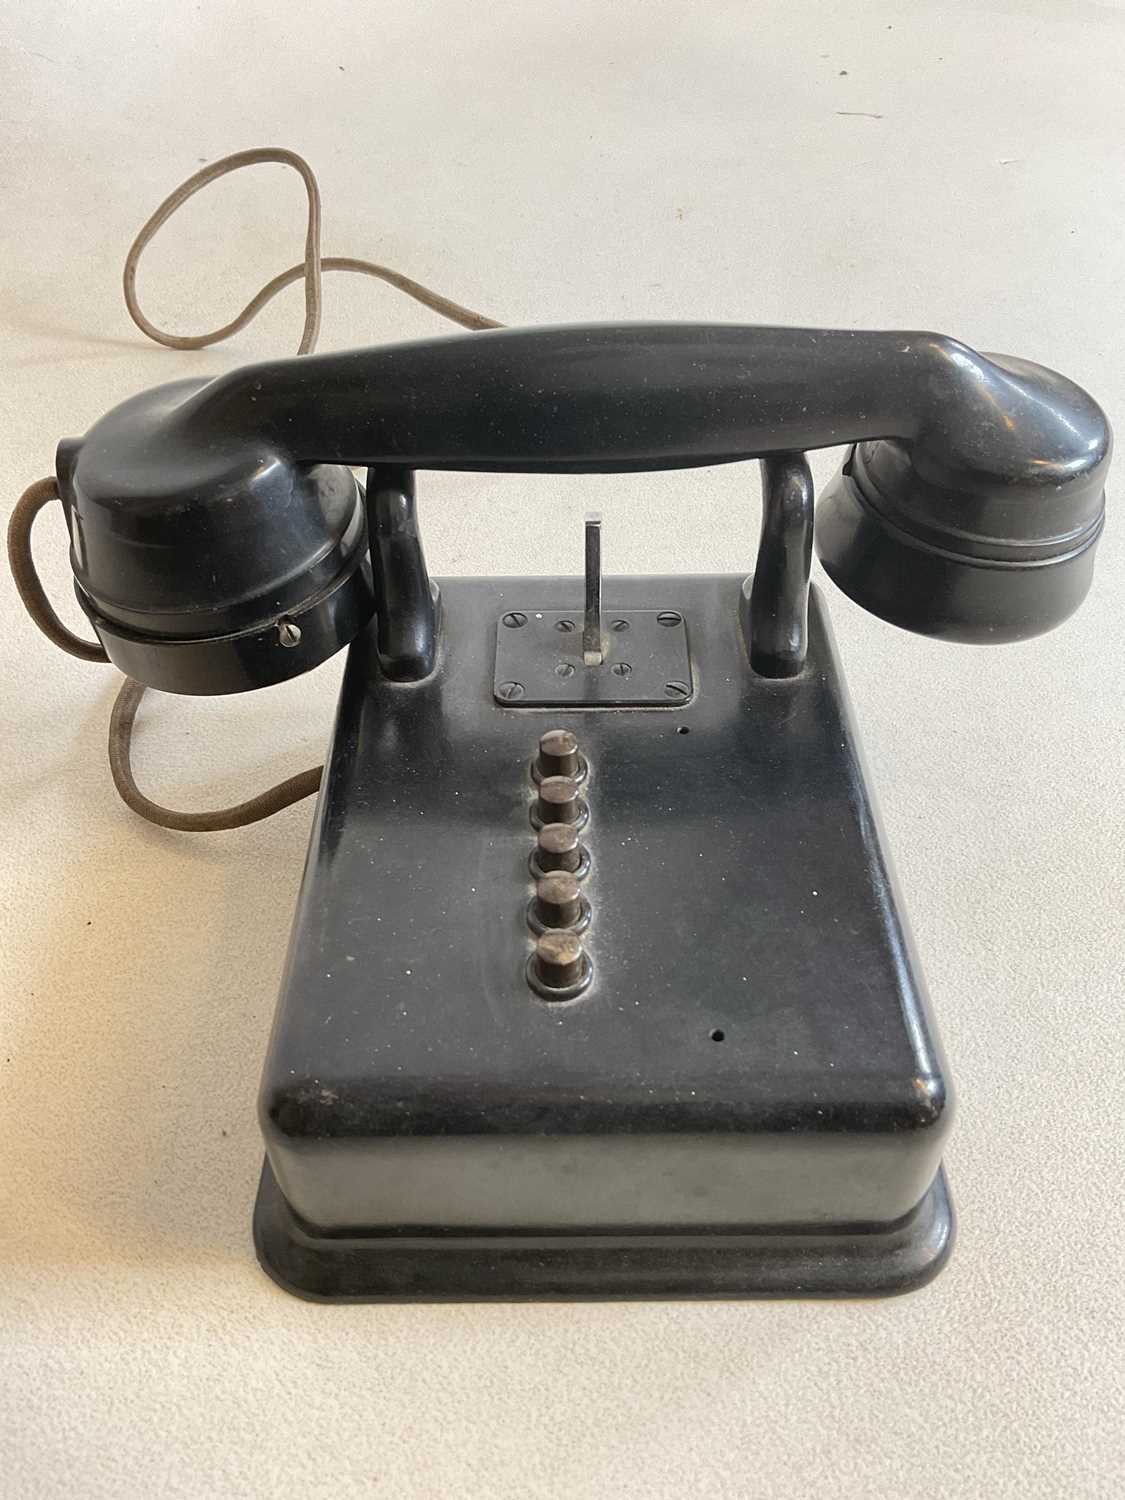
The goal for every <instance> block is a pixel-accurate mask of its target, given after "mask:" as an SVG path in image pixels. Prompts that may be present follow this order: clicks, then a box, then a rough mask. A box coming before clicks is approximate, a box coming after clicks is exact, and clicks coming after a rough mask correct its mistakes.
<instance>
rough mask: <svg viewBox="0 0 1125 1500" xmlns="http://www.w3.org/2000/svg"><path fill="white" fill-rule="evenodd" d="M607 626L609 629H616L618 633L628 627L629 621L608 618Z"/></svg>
mask: <svg viewBox="0 0 1125 1500" xmlns="http://www.w3.org/2000/svg"><path fill="white" fill-rule="evenodd" d="M609 628H610V630H616V631H617V632H618V633H620V632H621V631H622V630H628V629H629V621H628V620H610V622H609Z"/></svg>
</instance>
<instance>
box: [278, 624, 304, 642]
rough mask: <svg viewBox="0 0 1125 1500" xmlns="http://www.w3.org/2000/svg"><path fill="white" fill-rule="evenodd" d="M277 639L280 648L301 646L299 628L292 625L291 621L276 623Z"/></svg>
mask: <svg viewBox="0 0 1125 1500" xmlns="http://www.w3.org/2000/svg"><path fill="white" fill-rule="evenodd" d="M277 639H278V642H279V644H280V645H282V646H299V645H300V644H301V627H300V626H299V625H294V623H293V621H292V620H279V621H278V622H277Z"/></svg>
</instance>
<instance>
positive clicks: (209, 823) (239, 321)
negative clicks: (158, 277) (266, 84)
mask: <svg viewBox="0 0 1125 1500" xmlns="http://www.w3.org/2000/svg"><path fill="white" fill-rule="evenodd" d="M263 162H276V163H279V164H280V165H282V166H288V167H292V168H293V169H294V170H295V171H296V172H297V173H298V174H299V175H300V177H301V180H302V182H303V183H304V186H305V193H306V196H307V198H308V221H307V226H306V233H305V258H304V260H303V261H302V262H301V264H300V265H297V266H290V267H289V269H288V270H286V271H282V272H281V274H280V275H278V276H275V277H273V279H272V280H271V281H267V282H266V284H265V285H264V286H263V287H262V289H261V290H260V291H259V292H257V293H256V294H255V295H254V296H253V297H252V298H251V299H250V301H249V302H248V303H247V304H246V306H245V307H244V308H243V309H242V311H241V312H240V313H239V314H238V316H237V317H235V318H232V319H231V321H230V322H229V323H224V324H223V326H222V327H221V328H216V329H215V330H214V331H213V332H211V333H200V334H176V333H168V332H167V331H166V330H164V329H162V328H158V327H157V326H156V324H155V323H153V322H151V321H150V320H149V319H148V318H147V317H146V316H145V314H144V313H143V312H142V311H141V308H140V304H139V303H138V301H137V266H138V264H139V262H140V258H141V255H142V254H143V253H144V250H145V248H146V246H147V245H148V244H149V243H150V242H151V240H152V238H153V236H154V235H155V234H156V232H157V231H158V230H159V229H160V227H161V226H162V225H163V224H166V223H167V221H168V220H169V219H170V218H171V217H172V215H173V214H174V213H175V212H176V210H177V209H179V208H180V207H181V206H182V205H183V204H184V203H186V202H187V200H188V199H189V198H191V197H193V196H194V195H195V194H196V193H198V192H199V191H200V190H201V189H202V188H205V187H206V186H207V185H208V184H209V183H212V182H215V181H216V180H217V179H218V178H220V177H225V176H226V175H227V174H228V173H229V172H237V171H238V170H239V169H240V168H242V167H252V166H257V165H259V164H261V163H263ZM323 271H353V272H356V273H358V274H359V275H363V276H373V277H375V278H377V279H378V280H380V281H384V282H386V283H387V284H388V285H389V286H393V287H395V288H396V289H397V290H398V291H400V292H405V294H406V295H407V296H408V297H413V298H414V300H415V301H416V302H421V303H422V304H423V306H425V307H428V308H430V309H431V310H432V311H433V312H436V313H438V314H439V315H440V316H441V317H443V318H448V319H449V320H450V322H453V323H458V324H460V325H461V327H463V328H470V329H484V328H502V327H503V326H504V325H503V324H502V323H497V322H496V321H495V320H494V319H492V318H486V317H485V316H484V315H483V314H482V313H477V312H473V311H472V310H471V309H470V308H467V307H462V306H461V305H460V303H457V302H453V301H451V300H450V299H449V298H448V297H443V296H442V295H441V293H440V292H435V291H432V290H431V289H430V288H429V287H426V286H423V285H422V283H421V282H418V281H414V280H412V279H411V277H409V276H404V275H403V274H402V273H401V272H399V271H395V270H392V269H391V268H390V267H389V266H382V265H379V264H377V263H376V262H375V261H369V260H356V259H353V258H352V257H350V256H342V255H330V256H322V254H321V245H320V188H319V186H318V184H317V180H316V175H315V173H314V172H313V170H312V168H311V167H310V166H309V164H308V162H307V161H305V159H304V158H303V157H301V156H298V155H297V153H296V152H295V151H287V150H285V149H284V148H282V147H277V146H263V147H260V148H258V149H255V150H252V151H236V152H235V153H234V154H233V155H231V156H224V157H222V158H221V159H220V160H219V161H215V162H211V163H210V164H209V165H208V166H206V167H203V168H202V169H201V170H200V171H198V172H194V173H193V174H192V175H191V176H190V177H189V178H187V180H186V181H184V182H182V183H181V184H180V185H179V187H177V188H176V189H175V190H174V191H173V192H171V193H169V195H168V197H167V198H165V199H164V201H163V203H161V204H160V206H159V207H158V208H157V209H156V211H155V212H154V213H153V214H152V215H151V216H150V217H149V218H148V220H147V221H146V222H145V224H144V225H143V226H142V228H141V230H140V233H139V234H138V235H137V237H136V239H135V240H134V241H133V243H132V245H130V247H129V253H128V255H127V256H126V257H125V270H124V277H123V286H124V292H125V306H126V308H127V309H128V312H129V316H130V317H131V318H132V320H133V322H134V323H135V324H136V325H137V327H138V328H139V329H140V330H141V332H142V333H143V334H145V335H146V336H147V337H148V338H150V339H153V340H154V341H155V342H156V343H158V344H164V345H165V346H166V347H167V348H169V349H205V348H207V347H208V346H209V345H211V344H217V343H219V342H221V341H222V340H223V339H228V338H230V337H231V336H232V335H233V334H235V333H238V332H239V330H240V329H243V328H245V327H246V325H247V324H248V323H249V322H251V321H252V320H253V319H254V318H256V317H257V316H258V314H259V313H260V312H261V310H262V308H263V307H265V306H266V304H267V303H268V302H271V301H272V300H273V298H274V297H276V296H277V294H278V293H279V292H281V291H283V290H284V289H285V288H286V287H287V286H291V285H292V284H293V282H295V281H301V280H303V281H304V284H305V323H304V328H303V330H302V332H301V342H300V344H299V346H298V348H297V353H298V354H311V353H312V351H313V350H314V349H315V348H316V342H317V338H318V337H319V335H320V314H321V306H322V293H321V273H322V272H323ZM58 498H59V490H58V483H57V481H56V480H55V479H54V478H53V477H52V478H49V479H40V480H38V481H37V482H36V483H35V484H33V485H31V486H30V487H29V488H28V489H27V490H25V491H24V493H23V495H21V497H20V499H19V501H18V502H17V504H16V507H15V510H14V511H13V512H12V516H11V520H10V522H9V524H8V562H9V565H10V567H11V572H12V578H13V581H14V582H15V585H16V591H17V593H18V594H19V596H20V599H21V600H22V602H23V605H24V608H25V609H26V610H27V612H28V614H29V615H30V616H31V618H32V620H33V621H34V623H35V624H36V625H37V626H38V627H39V629H40V630H41V631H42V632H43V634H44V635H45V636H46V637H47V639H48V640H50V641H52V642H53V643H54V644H55V645H56V646H58V647H60V648H61V649H62V650H63V651H66V652H68V653H69V654H70V655H71V656H77V657H79V658H80V659H81V660H82V661H94V662H107V661H108V660H109V658H108V657H107V656H106V654H105V651H104V650H103V649H102V647H101V646H100V645H98V644H97V643H96V642H91V641H84V640H82V639H81V637H79V636H77V635H75V634H74V633H73V632H72V631H70V630H68V629H67V627H66V626H65V625H64V624H63V623H62V621H61V620H60V619H59V617H58V615H57V614H56V613H55V611H54V609H53V608H52V606H51V603H50V600H49V599H48V598H47V594H46V591H45V590H44V588H43V585H42V583H41V581H40V579H39V575H38V573H37V571H36V568H35V560H34V558H33V556H32V551H31V530H32V526H33V524H34V521H35V517H36V516H37V515H38V514H39V512H40V511H41V510H42V509H43V507H44V506H45V505H48V504H50V503H51V501H53V500H57V499H58ZM144 694H145V688H144V686H143V684H142V683H139V682H135V681H133V679H132V678H129V677H127V678H126V679H125V681H124V682H123V684H122V686H121V690H120V692H119V693H118V695H117V698H116V701H115V702H114V705H113V712H112V714H111V716H110V723H109V765H110V771H111V773H112V775H113V783H114V785H115V786H116V788H117V790H118V792H119V794H120V796H121V798H122V800H123V801H124V802H125V803H126V804H127V805H128V806H129V807H130V808H132V810H133V811H134V812H135V813H137V814H139V815H140V816H141V817H142V818H147V819H148V821H149V822H150V823H156V824H158V825H159V826H160V827H161V828H172V829H177V830H180V831H183V832H187V833H213V832H218V831H219V830H223V829H229V828H242V827H245V826H246V824H248V823H257V822H260V821H261V819H263V818H269V817H272V816H273V814H274V813H276V812H280V811H281V810H282V808H284V807H290V806H291V805H292V804H293V803H294V802H299V801H300V800H301V799H302V798H303V797H310V796H312V795H313V794H314V793H315V792H316V791H317V790H318V788H319V786H320V780H321V773H322V770H323V768H322V767H321V766H314V767H313V768H312V769H311V770H308V771H302V772H300V773H299V774H298V775H296V776H291V777H289V779H288V780H286V781H282V782H279V783H278V785H277V786H274V787H271V788H270V789H269V790H268V791H265V792H262V793H261V794H260V795H258V796H257V797H251V798H250V799H249V800H248V801H246V802H239V803H237V804H236V805H235V806H233V807H225V808H219V809H216V810H214V811H211V812H195V813H193V812H177V811H176V810H174V809H173V808H169V807H162V806H161V805H160V804H159V803H158V802H153V801H152V800H151V799H150V798H148V797H146V796H145V794H144V793H143V792H142V791H141V790H140V788H139V787H138V786H137V783H136V780H135V779H134V776H133V767H132V742H133V727H134V724H135V722H136V717H137V710H138V708H139V707H140V704H141V699H142V698H143V697H144Z"/></svg>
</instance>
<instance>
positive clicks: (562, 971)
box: [531, 932, 589, 998]
mask: <svg viewBox="0 0 1125 1500" xmlns="http://www.w3.org/2000/svg"><path fill="white" fill-rule="evenodd" d="M531 967H532V972H533V973H534V976H535V978H536V979H538V981H539V983H540V984H541V985H542V986H543V987H544V989H548V990H567V989H571V988H572V987H573V986H575V985H577V984H580V983H581V981H582V979H583V977H584V976H585V975H587V974H588V973H589V960H588V959H587V957H586V955H585V953H583V951H582V944H581V942H580V940H579V939H578V938H577V937H575V935H574V933H573V932H545V933H544V934H543V936H542V937H541V938H540V939H539V941H538V942H537V943H536V945H535V954H534V957H533V958H532V963H531ZM560 998H561V997H560Z"/></svg>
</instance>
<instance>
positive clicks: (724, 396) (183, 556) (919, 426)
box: [58, 324, 1110, 692]
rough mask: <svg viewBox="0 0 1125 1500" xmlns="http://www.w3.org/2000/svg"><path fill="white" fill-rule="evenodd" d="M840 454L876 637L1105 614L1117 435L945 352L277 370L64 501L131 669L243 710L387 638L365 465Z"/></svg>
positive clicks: (100, 604)
mask: <svg viewBox="0 0 1125 1500" xmlns="http://www.w3.org/2000/svg"><path fill="white" fill-rule="evenodd" d="M843 443H852V444H854V445H855V446H854V447H853V448H852V451H851V453H850V455H849V457H848V459H847V461H846V463H845V465H844V468H843V470H842V472H841V474H840V475H839V477H838V478H837V479H836V481H835V482H834V483H833V485H832V486H831V489H830V490H829V492H828V494H827V495H826V496H825V498H824V499H823V500H822V502H821V505H820V510H819V515H818V519H817V546H818V550H819V553H820V556H821V558H822V560H823V562H824V565H825V567H826V569H827V571H828V573H829V575H830V576H831V577H832V578H833V579H834V580H835V581H836V582H837V583H838V584H839V585H840V587H841V588H843V589H844V591H845V592H846V593H848V594H850V595H851V596H852V597H853V598H854V599H856V600H857V601H858V602H859V603H861V604H862V605H864V606H865V607H866V608H868V609H870V610H871V611H872V612H874V613H875V614H878V615H880V616H882V617H883V618H885V619H888V620H890V621H892V622H894V623H895V624H898V625H903V626H906V627H908V628H910V629H913V630H918V631H922V632H924V633H926V634H933V635H939V636H944V637H947V638H949V639H953V640H962V641H974V642H984V641H1008V640H1016V639H1021V638H1023V637H1025V636H1029V635H1034V634H1036V633H1037V632H1039V631H1042V630H1046V629H1049V628H1050V627H1051V626H1053V625H1055V624H1057V623H1058V622H1059V621H1060V620H1062V619H1064V618H1065V617H1066V616H1067V615H1068V614H1070V613H1071V611H1072V610H1073V609H1074V608H1075V607H1076V606H1077V605H1078V604H1079V603H1080V601H1081V600H1082V598H1083V597H1084V595H1085V593H1086V590H1087V588H1088V587H1089V583H1090V578H1091V571H1092V567H1093V558H1094V546H1095V543H1096V541H1097V538H1098V535H1099V534H1100V531H1101V526H1102V518H1103V508H1104V500H1103V492H1104V478H1105V469H1106V465H1107V462H1108V458H1109V452H1110V435H1109V428H1108V425H1107V423H1106V419H1105V416H1104V415H1103V413H1102V412H1101V410H1100V409H1099V407H1098V406H1097V405H1096V404H1095V403H1094V401H1093V400H1092V399H1091V398H1090V397H1089V396H1087V395H1086V393H1085V392H1084V391H1082V390H1081V389H1080V388H1079V387H1078V386H1076V385H1074V384H1072V383H1071V382H1070V381H1068V380H1066V379H1065V378H1064V377H1063V376H1061V375H1057V374H1055V373H1054V372H1053V371H1051V370H1047V369H1044V368H1042V367H1041V366H1037V365H1033V364H1030V363H1028V362H1026V361H1023V360H1017V359H1011V358H1000V357H996V358H991V359H990V358H987V357H985V356H983V355H980V354H977V353H975V352H974V351H973V350H971V349H969V348H967V347H966V346H965V345H963V344H960V343H958V342H956V341H955V340H953V339H950V338H947V337H945V336H943V335H939V334H931V333H858V332H850V331H842V330H832V329H787V328H765V327H761V328H759V327H740V326H727V325H721V324H720V325H695V324H632V325H624V326H619V327H615V326H596V325H595V326H590V327H560V328H527V329H523V328H521V329H505V330H497V331H493V332H489V333H487V334H485V335H483V336H482V335H481V334H473V335H470V336H461V337H446V338H438V339H430V340H426V341H422V342H417V343H411V344H403V345H398V346H392V347H388V348H375V349H366V350H357V351H352V352H347V353H335V354H319V355H312V356H308V357H306V358H302V359H282V360H276V361H272V362H270V363H266V364H259V365H253V366H250V367H248V368H246V369H242V370H236V371H234V372H233V373H232V374H229V375H226V376H223V377H220V378H219V379H217V380H211V381H207V382H204V381H193V380H183V381H177V382H175V383H174V384H172V385H167V386H161V387H159V388H158V389H156V390H153V391H150V392H147V393H145V394H143V395H141V396H137V397H135V398H134V399H132V400H130V401H127V402H125V403H124V404H123V405H122V406H120V407H117V408H116V409H115V410H113V411H111V412H110V413H109V415H108V416H106V417H105V418H103V419H102V421H100V422H99V423H97V424H96V426H95V427H94V428H93V429H92V430H91V431H90V433H89V434H88V435H87V437H86V438H85V439H82V440H79V441H77V442H64V443H62V444H61V445H60V447H59V453H58V475H59V481H60V486H61V493H62V498H63V502H64V504H65V506H66V510H67V515H68V520H69V525H70V531H71V537H72V542H73V552H72V556H73V565H74V575H75V580H76V584H77V588H78V596H79V599H80V601H81V603H82V605H83V607H84V608H85V610H86V612H87V614H88V615H89V616H90V619H91V621H92V622H93V624H94V627H95V629H96V631H97V633H98V636H99V638H100V639H101V641H102V642H103V644H104V647H105V649H106V651H107V653H108V654H109V656H110V658H111V659H112V660H113V661H115V662H117V664H118V665H119V666H121V668H122V670H124V671H126V672H127V673H129V674H130V675H132V676H134V677H136V678H138V679H139V680H140V681H142V682H145V683H148V684H150V685H152V686H155V687H164V688H168V689H170V690H172V691H179V692H227V691H232V690H236V689H238V688H243V687H252V686H259V685H261V684H263V683H265V682H270V681H276V680H278V679H280V678H284V677H289V676H293V675H296V674H297V673H298V672H301V671H304V670H307V669H308V668H309V667H311V666H314V665H316V664H317V662H319V661H320V660H322V659H323V658H324V657H325V656H327V655H328V654H330V653H331V651H333V650H335V649H336V648H338V647H339V646H341V645H344V644H346V642H347V641H348V640H349V639H351V638H352V637H353V636H354V635H355V633H356V632H357V631H358V630H359V628H360V627H361V626H362V625H363V624H364V623H365V621H366V619H367V618H368V617H369V615H370V613H371V608H372V604H373V603H374V601H373V600H372V598H371V593H370V588H369V586H368V582H367V579H366V576H365V567H364V559H365V557H366V555H367V537H366V527H365V523H364V514H363V502H362V496H361V493H360V491H359V489H358V487H357V485H356V483H355V481H354V479H353V477H352V475H351V473H350V472H349V470H348V469H347V468H345V467H343V466H344V465H366V466H369V467H371V468H374V469H379V468H385V467H387V466H391V467H393V468H395V469H399V470H404V471H413V470H416V469H461V470H487V471H492V472H498V473H606V474H612V473H620V472H627V471H633V470H645V469H675V468H682V467H687V466H693V465H705V464H719V463H729V462H733V461H736V460H739V459H747V458H751V457H762V456H767V455H776V454H783V453H792V452H799V451H802V450H805V449H811V448H824V447H833V446H838V445H840V444H843ZM376 567H377V573H378V571H379V568H378V559H376ZM376 586H377V591H378V592H380V593H385V591H386V589H387V588H389V587H393V582H392V580H391V579H389V578H388V577H386V576H384V577H381V578H380V577H378V576H377V578H376ZM283 624H288V625H290V626H296V629H297V630H299V631H300V640H299V643H298V644H297V645H296V646H294V645H292V644H291V643H290V641H287V640H285V639H279V636H278V630H279V627H280V626H281V625H283ZM283 634H284V632H283ZM291 634H292V631H290V635H291Z"/></svg>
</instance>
